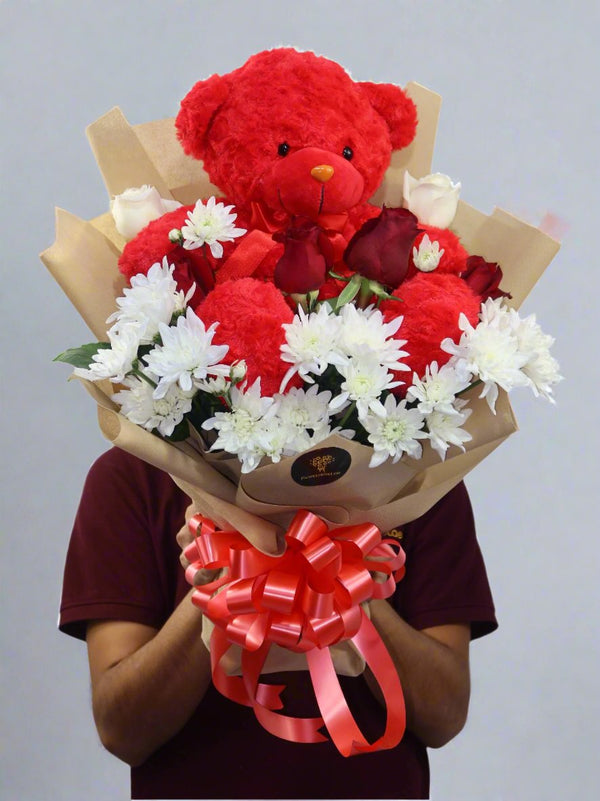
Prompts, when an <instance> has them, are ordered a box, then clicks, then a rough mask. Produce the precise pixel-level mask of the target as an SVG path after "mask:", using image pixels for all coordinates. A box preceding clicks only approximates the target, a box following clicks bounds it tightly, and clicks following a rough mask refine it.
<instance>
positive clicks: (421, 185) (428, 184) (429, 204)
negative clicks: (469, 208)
mask: <svg viewBox="0 0 600 801" xmlns="http://www.w3.org/2000/svg"><path fill="white" fill-rule="evenodd" d="M459 193H460V184H453V183H452V181H451V180H450V178H448V176H447V175H442V173H440V172H436V173H434V174H433V175H426V176H425V177H424V178H413V177H412V175H411V174H410V173H409V172H408V170H407V171H406V172H405V173H404V187H403V196H404V208H406V209H408V210H409V211H412V213H413V214H414V215H415V216H416V217H417V219H418V220H419V222H420V223H422V224H423V225H433V226H435V227H436V228H448V226H449V225H450V223H451V222H452V220H453V219H454V216H455V214H456V207H457V205H458V195H459Z"/></svg>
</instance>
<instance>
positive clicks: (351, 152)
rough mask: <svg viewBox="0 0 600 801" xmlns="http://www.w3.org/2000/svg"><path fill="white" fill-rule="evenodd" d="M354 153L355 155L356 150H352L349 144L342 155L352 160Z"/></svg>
mask: <svg viewBox="0 0 600 801" xmlns="http://www.w3.org/2000/svg"><path fill="white" fill-rule="evenodd" d="M353 155H354V150H352V148H351V147H348V145H346V147H345V148H344V149H343V150H342V156H343V157H344V158H345V159H348V161H350V159H351V158H352V156H353Z"/></svg>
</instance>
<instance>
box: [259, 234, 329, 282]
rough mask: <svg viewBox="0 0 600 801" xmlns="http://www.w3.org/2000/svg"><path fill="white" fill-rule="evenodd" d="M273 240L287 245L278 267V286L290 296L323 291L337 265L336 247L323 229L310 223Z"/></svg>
mask: <svg viewBox="0 0 600 801" xmlns="http://www.w3.org/2000/svg"><path fill="white" fill-rule="evenodd" d="M273 239H274V240H275V241H276V242H283V256H282V257H281V258H280V259H279V261H278V262H277V264H276V265H275V275H274V279H273V280H274V283H275V286H276V287H277V288H278V289H280V290H281V291H282V292H287V293H289V294H306V293H307V292H312V291H313V290H314V289H319V287H320V286H321V284H322V283H323V282H324V281H325V277H326V275H327V271H328V270H329V269H331V267H332V266H333V248H332V245H331V242H330V241H329V239H328V238H327V236H326V234H325V232H324V231H323V229H322V228H320V227H319V226H318V225H317V224H316V223H314V222H312V221H311V220H306V221H303V222H301V223H299V224H297V225H291V226H290V227H289V228H287V229H286V230H285V231H280V232H278V233H276V234H273Z"/></svg>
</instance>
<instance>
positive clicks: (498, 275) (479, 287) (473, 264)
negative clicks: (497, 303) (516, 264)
mask: <svg viewBox="0 0 600 801" xmlns="http://www.w3.org/2000/svg"><path fill="white" fill-rule="evenodd" d="M461 278H462V279H463V281H466V283H467V284H468V285H469V286H470V287H471V289H472V290H473V292H475V293H476V294H477V295H481V297H482V299H483V300H487V299H488V298H492V300H496V298H510V297H512V295H511V294H510V292H503V291H502V290H501V289H500V282H501V281H502V270H501V269H500V265H498V264H496V263H495V262H491V261H486V260H485V259H484V258H483V257H482V256H469V258H468V259H467V267H466V269H465V271H464V272H463V273H462V275H461Z"/></svg>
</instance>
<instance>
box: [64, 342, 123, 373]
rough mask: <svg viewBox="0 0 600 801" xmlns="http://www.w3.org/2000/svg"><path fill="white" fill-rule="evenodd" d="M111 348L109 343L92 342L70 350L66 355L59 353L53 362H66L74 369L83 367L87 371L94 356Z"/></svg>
mask: <svg viewBox="0 0 600 801" xmlns="http://www.w3.org/2000/svg"><path fill="white" fill-rule="evenodd" d="M105 348H110V343H109V342H90V343H89V344H88V345H80V346H79V347H78V348H69V350H66V351H65V352H64V353H59V354H58V356H56V357H55V358H54V359H53V360H52V361H55V362H66V363H67V364H72V365H73V367H83V368H84V370H85V369H87V368H88V367H89V366H90V364H91V363H92V361H93V359H92V356H95V355H96V353H98V351H99V350H103V349H105Z"/></svg>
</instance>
